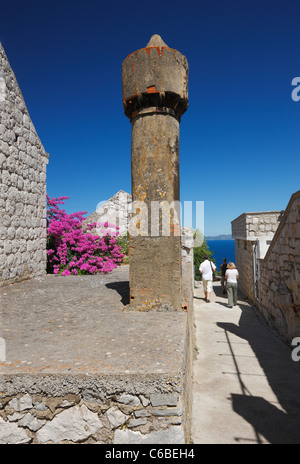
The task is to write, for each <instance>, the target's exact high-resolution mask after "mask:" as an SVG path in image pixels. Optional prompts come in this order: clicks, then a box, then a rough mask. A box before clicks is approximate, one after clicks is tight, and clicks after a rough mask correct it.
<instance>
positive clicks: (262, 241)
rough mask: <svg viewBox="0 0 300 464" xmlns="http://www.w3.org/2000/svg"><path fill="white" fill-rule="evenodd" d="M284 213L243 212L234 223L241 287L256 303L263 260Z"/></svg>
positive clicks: (233, 230) (233, 232)
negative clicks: (260, 264) (260, 267)
mask: <svg viewBox="0 0 300 464" xmlns="http://www.w3.org/2000/svg"><path fill="white" fill-rule="evenodd" d="M282 214H283V212H282V211H265V212H255V213H243V214H242V215H241V216H239V217H238V218H236V219H235V220H234V221H232V223H231V228H232V238H234V240H235V259H236V266H237V268H238V270H239V273H240V277H239V288H240V290H241V292H242V293H243V294H244V295H245V296H246V297H247V298H249V299H250V300H251V301H252V302H253V303H255V302H256V300H257V298H258V279H259V260H261V259H263V258H264V256H265V254H266V252H267V249H268V247H269V246H270V244H271V241H272V239H273V237H274V234H275V232H276V230H277V228H278V225H279V222H280V219H281V217H282Z"/></svg>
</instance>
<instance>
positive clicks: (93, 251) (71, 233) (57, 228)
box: [47, 195, 124, 275]
mask: <svg viewBox="0 0 300 464" xmlns="http://www.w3.org/2000/svg"><path fill="white" fill-rule="evenodd" d="M68 198H69V197H65V196H63V197H59V198H52V199H51V198H49V196H48V195H47V206H48V208H47V254H48V269H47V270H48V272H49V273H53V274H61V275H78V274H96V273H99V272H100V273H108V272H111V271H112V270H113V269H114V268H115V267H117V265H118V263H121V262H122V259H123V257H124V254H122V253H121V247H120V246H119V245H118V244H117V242H116V238H117V236H118V235H119V232H118V230H117V229H118V227H115V226H114V225H113V224H109V223H108V222H106V223H95V222H94V223H92V224H88V226H87V230H84V229H83V228H82V223H83V221H84V220H85V218H84V215H85V214H87V213H86V212H82V211H80V212H77V213H73V214H67V213H66V211H65V210H64V209H60V208H59V205H61V204H64V203H65V200H67V199H68ZM95 227H97V228H100V227H101V230H100V232H101V234H102V236H99V235H93V234H91V233H89V232H88V231H89V230H91V229H93V228H95Z"/></svg>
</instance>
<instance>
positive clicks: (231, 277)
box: [225, 269, 239, 283]
mask: <svg viewBox="0 0 300 464" xmlns="http://www.w3.org/2000/svg"><path fill="white" fill-rule="evenodd" d="M238 275H239V273H238V270H237V269H227V271H226V273H225V276H228V277H227V282H234V283H236V282H237V279H236V277H237V276H238Z"/></svg>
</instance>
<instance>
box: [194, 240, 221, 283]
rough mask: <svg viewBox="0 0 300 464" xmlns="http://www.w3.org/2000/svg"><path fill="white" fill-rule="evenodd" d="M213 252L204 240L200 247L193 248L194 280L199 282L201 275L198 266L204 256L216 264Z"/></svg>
mask: <svg viewBox="0 0 300 464" xmlns="http://www.w3.org/2000/svg"><path fill="white" fill-rule="evenodd" d="M213 254H214V252H213V251H211V250H210V249H209V246H208V245H207V242H206V241H205V240H204V241H203V243H202V245H201V246H199V247H195V248H194V270H195V280H201V279H202V277H201V274H200V271H199V266H200V264H201V263H202V262H203V261H204V256H205V255H207V256H208V259H209V260H210V261H212V262H213V263H215V264H216V260H215V259H214V258H213Z"/></svg>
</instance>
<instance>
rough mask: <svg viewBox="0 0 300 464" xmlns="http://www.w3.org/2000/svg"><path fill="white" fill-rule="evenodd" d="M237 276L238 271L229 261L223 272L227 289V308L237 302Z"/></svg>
mask: <svg viewBox="0 0 300 464" xmlns="http://www.w3.org/2000/svg"><path fill="white" fill-rule="evenodd" d="M238 278H239V273H238V270H237V268H236V267H235V264H234V263H232V262H230V263H228V264H227V269H226V273H225V280H226V289H227V296H228V306H229V308H233V306H236V304H237V289H238V283H237V280H238Z"/></svg>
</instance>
